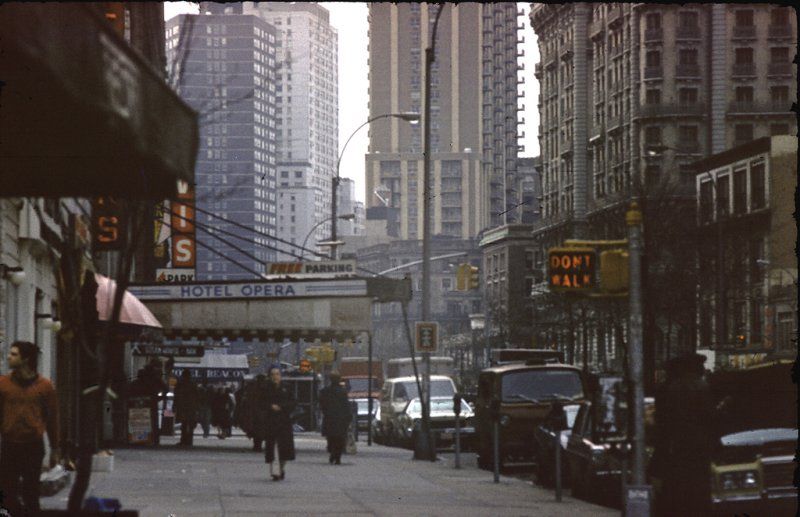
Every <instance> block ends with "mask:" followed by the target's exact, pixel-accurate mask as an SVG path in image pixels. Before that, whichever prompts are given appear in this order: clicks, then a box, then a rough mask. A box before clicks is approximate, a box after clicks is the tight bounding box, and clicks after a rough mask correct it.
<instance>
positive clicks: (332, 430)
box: [319, 372, 352, 465]
mask: <svg viewBox="0 0 800 517" xmlns="http://www.w3.org/2000/svg"><path fill="white" fill-rule="evenodd" d="M329 379H330V384H329V385H328V387H327V388H324V389H323V390H322V391H321V392H320V396H319V403H320V410H321V411H322V434H323V436H325V439H326V440H327V442H328V452H329V453H330V456H329V458H328V461H329V463H330V464H331V465H333V464H336V465H341V463H342V453H343V452H344V448H345V444H346V441H347V431H348V428H349V426H350V420H351V416H352V415H351V412H350V403H349V401H348V399H347V391H346V390H345V388H344V387H343V386H342V384H341V380H342V378H341V376H340V375H339V373H338V372H332V373H331V374H330V375H329Z"/></svg>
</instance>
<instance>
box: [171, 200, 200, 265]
mask: <svg viewBox="0 0 800 517" xmlns="http://www.w3.org/2000/svg"><path fill="white" fill-rule="evenodd" d="M181 201H183V202H181ZM193 204H194V192H193V191H192V190H189V191H188V192H186V193H180V194H178V201H176V202H174V203H172V217H171V219H172V220H171V221H170V224H171V225H172V267H175V268H181V267H188V268H193V267H194V266H195V251H196V250H195V242H194V239H195V229H194V207H193Z"/></svg>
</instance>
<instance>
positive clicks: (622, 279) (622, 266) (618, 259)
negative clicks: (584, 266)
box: [600, 250, 628, 293]
mask: <svg viewBox="0 0 800 517" xmlns="http://www.w3.org/2000/svg"><path fill="white" fill-rule="evenodd" d="M600 290H601V291H603V292H606V293H624V292H626V291H627V290H628V252H627V251H626V250H607V251H603V252H601V253H600Z"/></svg>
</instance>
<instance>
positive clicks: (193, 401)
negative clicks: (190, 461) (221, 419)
mask: <svg viewBox="0 0 800 517" xmlns="http://www.w3.org/2000/svg"><path fill="white" fill-rule="evenodd" d="M199 399H200V396H199V394H198V393H197V386H195V384H194V382H193V381H192V374H191V373H189V370H183V373H181V378H180V380H178V384H176V385H175V419H176V421H178V422H180V424H181V441H180V445H181V446H183V447H191V446H192V443H193V441H194V428H195V426H196V425H197V412H198V407H199V402H200V400H199Z"/></svg>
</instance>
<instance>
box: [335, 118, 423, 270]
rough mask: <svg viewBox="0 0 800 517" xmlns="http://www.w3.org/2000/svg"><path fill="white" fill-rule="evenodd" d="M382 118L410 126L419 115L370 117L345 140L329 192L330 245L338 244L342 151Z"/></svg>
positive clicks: (416, 120)
mask: <svg viewBox="0 0 800 517" xmlns="http://www.w3.org/2000/svg"><path fill="white" fill-rule="evenodd" d="M382 118H399V119H400V120H405V121H406V122H409V123H411V124H416V123H417V122H419V120H420V116H419V113H415V112H411V111H402V112H399V113H384V114H383V115H377V116H375V117H372V118H370V119H368V120H367V121H366V122H364V123H363V124H361V125H360V126H358V127H357V128H356V129H355V130H354V131H353V132H352V133H351V134H350V136H349V137H348V138H347V141H346V142H345V143H344V145H343V146H342V151H341V152H340V153H339V158H338V159H337V160H336V176H335V177H334V178H333V182H332V183H331V190H332V192H331V217H330V220H331V221H332V222H333V224H331V238H330V242H332V243H335V242H338V241H337V239H336V238H337V235H336V220H337V219H338V217H337V215H336V212H337V208H338V205H339V199H338V197H339V196H338V192H339V167H340V166H341V164H342V157H343V156H344V151H345V149H347V144H349V143H350V140H352V139H353V137H354V136H356V133H358V132H359V130H361V128H363V127H364V126H366V125H367V124H369V123H371V122H374V121H376V120H380V119H382ZM331 258H332V259H333V260H336V244H332V245H331Z"/></svg>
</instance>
